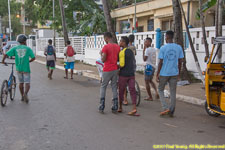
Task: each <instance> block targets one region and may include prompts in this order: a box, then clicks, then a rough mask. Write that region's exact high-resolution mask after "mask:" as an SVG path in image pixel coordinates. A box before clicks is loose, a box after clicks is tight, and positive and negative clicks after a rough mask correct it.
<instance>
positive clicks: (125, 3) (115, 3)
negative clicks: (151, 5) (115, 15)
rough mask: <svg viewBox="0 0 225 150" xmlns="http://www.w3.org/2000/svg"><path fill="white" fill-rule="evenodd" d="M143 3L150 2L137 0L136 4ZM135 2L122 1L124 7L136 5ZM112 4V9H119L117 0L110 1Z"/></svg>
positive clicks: (132, 0)
mask: <svg viewBox="0 0 225 150" xmlns="http://www.w3.org/2000/svg"><path fill="white" fill-rule="evenodd" d="M143 1H148V0H136V2H137V3H139V2H143ZM134 2H135V1H134V0H123V1H122V5H123V7H124V6H129V5H132V4H134ZM110 3H111V5H110V6H111V9H116V8H118V1H117V0H110Z"/></svg>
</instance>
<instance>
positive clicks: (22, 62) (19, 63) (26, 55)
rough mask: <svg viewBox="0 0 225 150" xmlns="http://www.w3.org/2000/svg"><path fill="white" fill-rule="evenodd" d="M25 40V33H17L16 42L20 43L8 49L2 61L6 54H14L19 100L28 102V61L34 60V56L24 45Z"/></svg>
mask: <svg viewBox="0 0 225 150" xmlns="http://www.w3.org/2000/svg"><path fill="white" fill-rule="evenodd" d="M26 41H27V37H26V36H25V35H23V34H20V35H18V36H17V42H19V43H20V45H19V46H15V47H13V48H12V49H10V50H9V51H8V52H7V53H6V54H5V55H4V57H3V59H2V63H5V59H6V57H7V56H15V64H16V71H17V74H18V79H19V88H20V93H21V97H22V98H21V100H22V101H25V102H26V103H28V102H29V99H28V96H27V95H28V92H29V90H30V62H32V61H34V60H35V56H34V53H33V51H32V49H30V48H29V47H27V46H26ZM30 58H31V59H30ZM24 84H25V91H24Z"/></svg>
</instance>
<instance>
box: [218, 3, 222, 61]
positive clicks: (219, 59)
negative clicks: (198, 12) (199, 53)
mask: <svg viewBox="0 0 225 150" xmlns="http://www.w3.org/2000/svg"><path fill="white" fill-rule="evenodd" d="M217 3H218V9H217V11H218V23H217V25H218V27H217V36H222V25H223V0H217ZM219 47H220V48H219V49H218V55H217V62H218V63H221V62H222V46H219Z"/></svg>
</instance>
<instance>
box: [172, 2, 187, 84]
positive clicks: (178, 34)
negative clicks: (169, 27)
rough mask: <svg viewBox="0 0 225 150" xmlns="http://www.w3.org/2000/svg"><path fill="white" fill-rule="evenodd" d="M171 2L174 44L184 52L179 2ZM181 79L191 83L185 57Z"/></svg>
mask: <svg viewBox="0 0 225 150" xmlns="http://www.w3.org/2000/svg"><path fill="white" fill-rule="evenodd" d="M172 2H173V14H174V15H173V21H174V22H173V23H174V24H173V25H174V42H175V43H177V44H179V45H180V46H181V47H182V48H183V52H184V54H185V51H184V43H183V27H182V15H181V11H180V7H179V2H178V1H177V0H172ZM181 79H182V80H188V81H189V82H191V79H190V77H189V75H188V71H187V67H186V56H185V57H184V62H183V64H182V69H181Z"/></svg>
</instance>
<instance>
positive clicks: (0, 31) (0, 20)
mask: <svg viewBox="0 0 225 150" xmlns="http://www.w3.org/2000/svg"><path fill="white" fill-rule="evenodd" d="M0 33H2V16H0Z"/></svg>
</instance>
